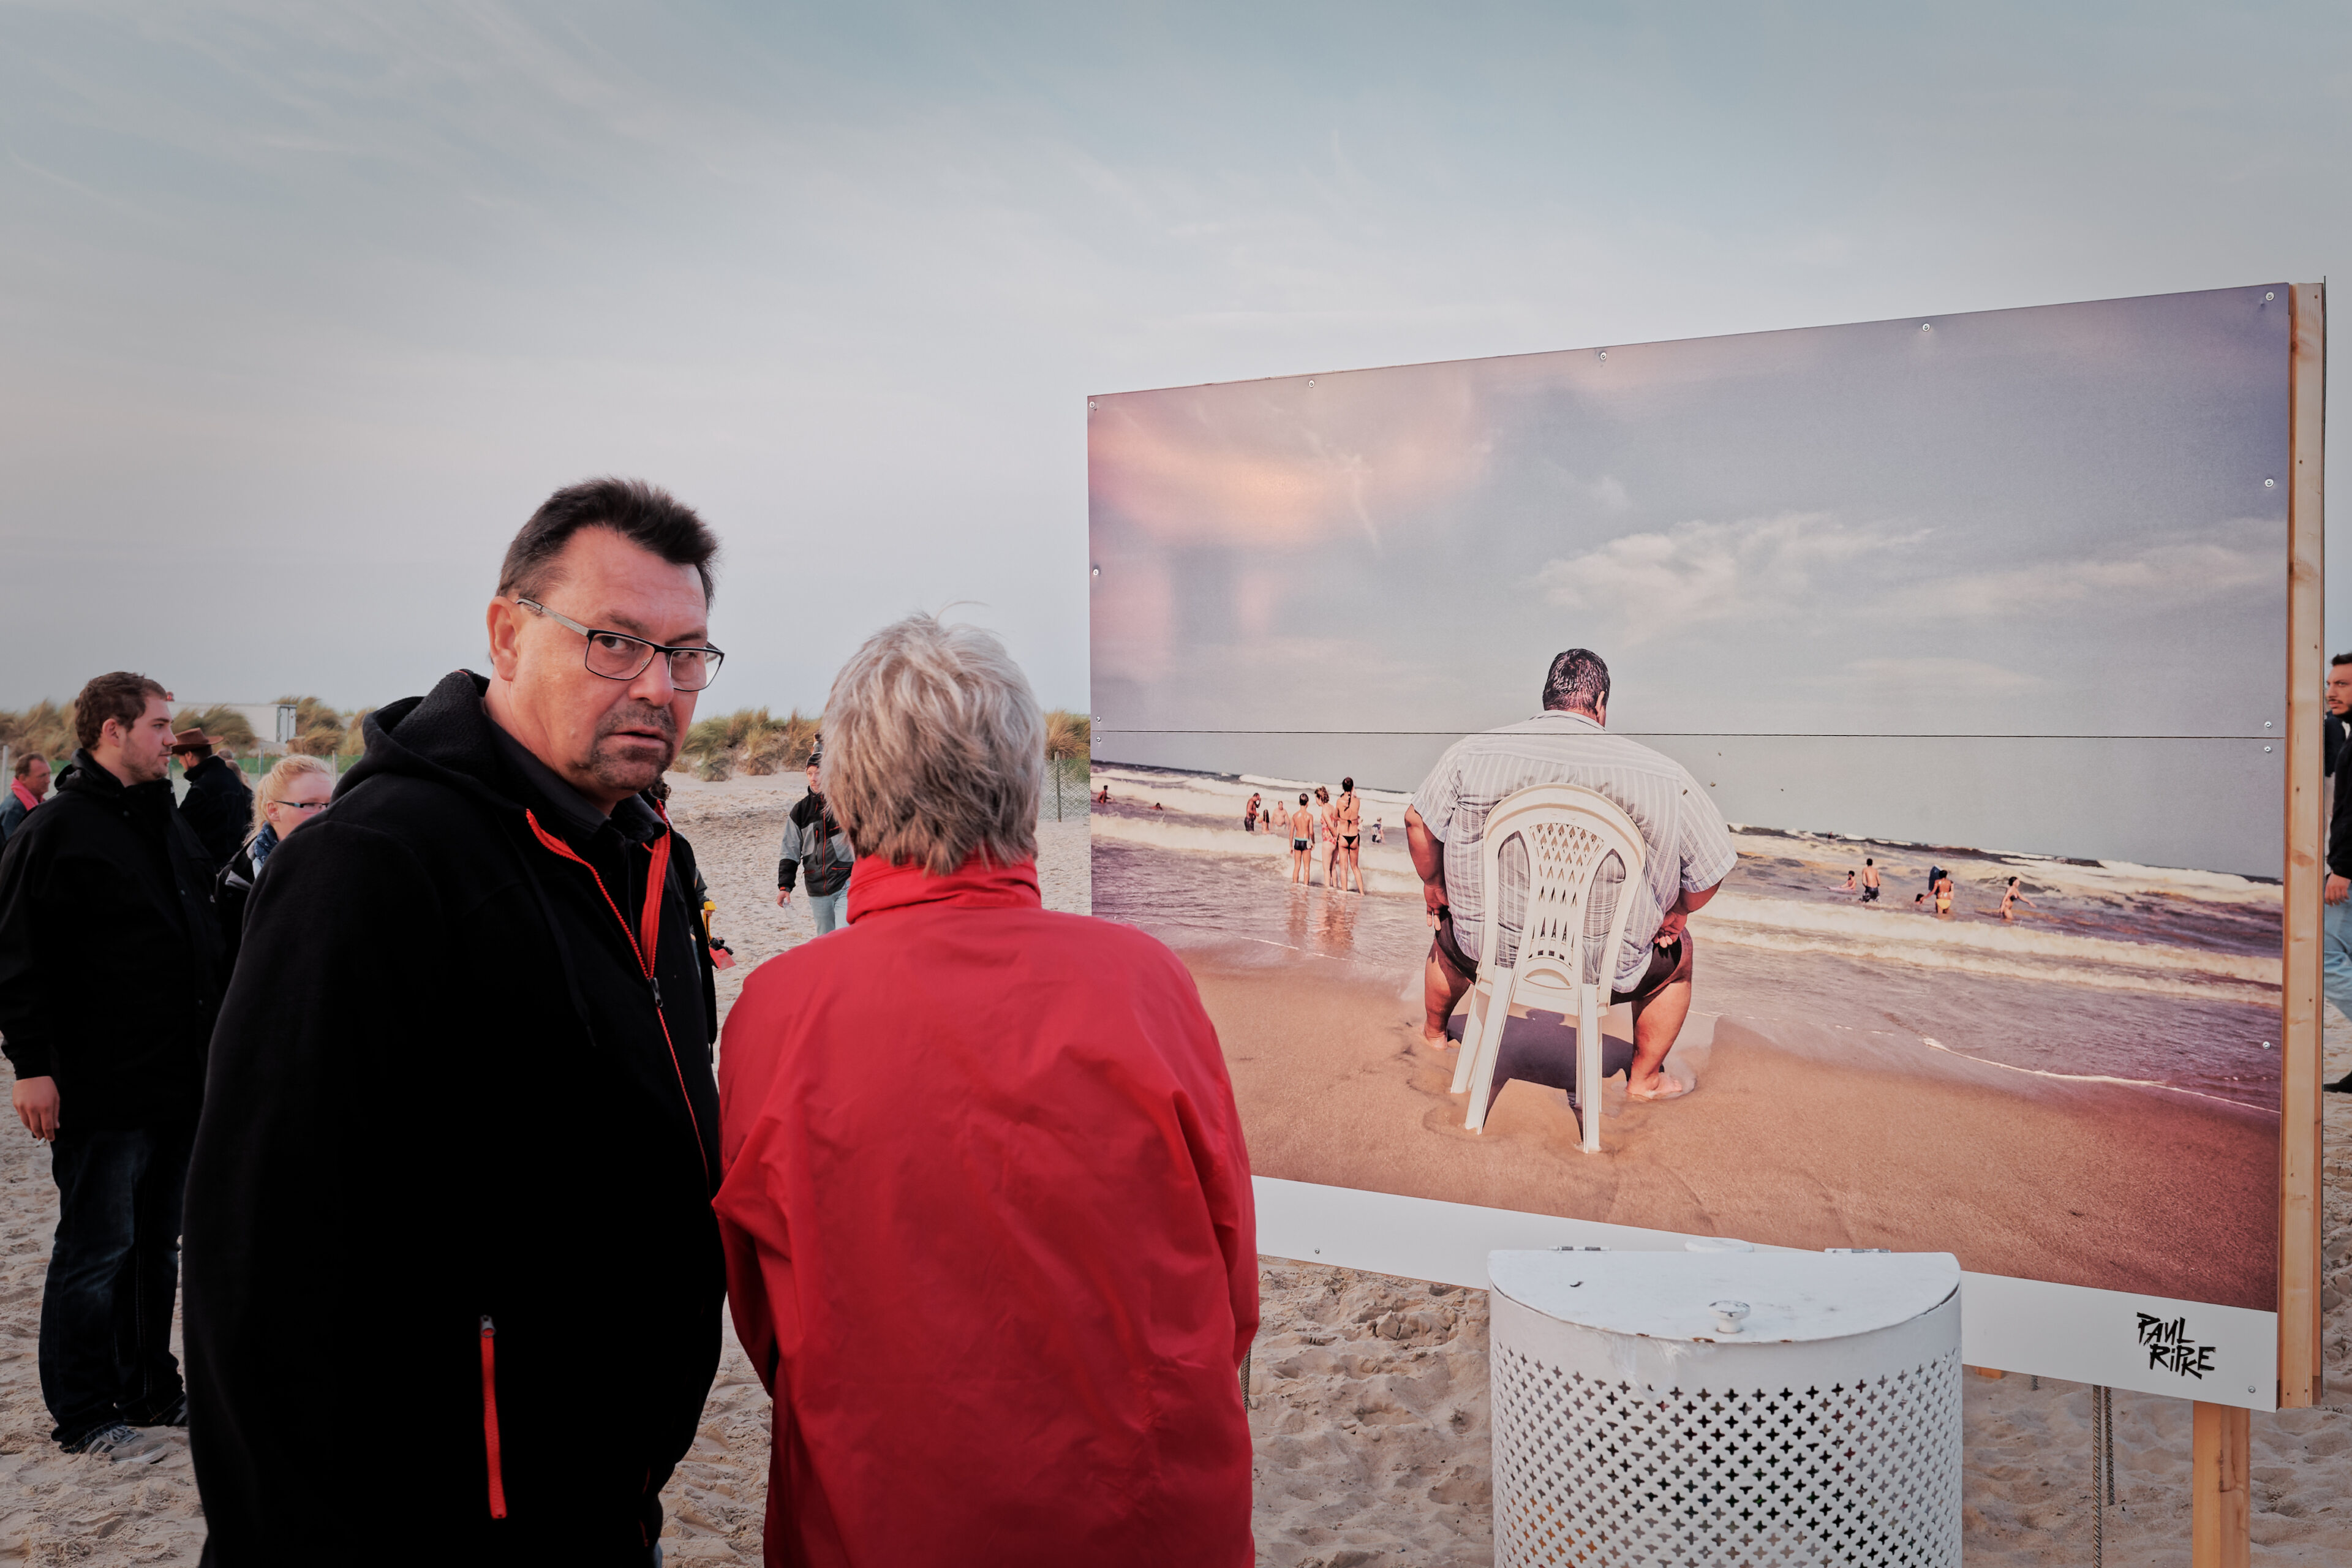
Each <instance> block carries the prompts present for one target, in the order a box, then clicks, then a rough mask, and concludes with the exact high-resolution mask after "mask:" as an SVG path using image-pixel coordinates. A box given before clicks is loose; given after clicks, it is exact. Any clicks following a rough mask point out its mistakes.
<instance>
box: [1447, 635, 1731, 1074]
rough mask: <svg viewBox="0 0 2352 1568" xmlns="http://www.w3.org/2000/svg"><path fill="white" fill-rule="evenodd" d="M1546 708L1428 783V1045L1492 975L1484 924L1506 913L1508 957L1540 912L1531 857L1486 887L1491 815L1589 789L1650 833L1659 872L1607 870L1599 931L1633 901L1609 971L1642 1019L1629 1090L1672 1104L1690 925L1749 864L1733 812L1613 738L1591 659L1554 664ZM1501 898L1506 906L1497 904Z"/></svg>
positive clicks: (1464, 745)
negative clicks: (1481, 975) (1537, 791)
mask: <svg viewBox="0 0 2352 1568" xmlns="http://www.w3.org/2000/svg"><path fill="white" fill-rule="evenodd" d="M1543 707H1544V710H1543V711H1542V712H1541V713H1539V714H1538V715H1537V716H1536V717H1535V718H1532V719H1528V720H1526V721H1522V722H1519V723H1517V724H1507V725H1505V726H1504V727H1503V728H1501V729H1499V730H1489V731H1486V732H1485V733H1484V734H1478V735H1471V736H1467V737H1465V739H1463V740H1460V741H1457V742H1454V745H1453V746H1452V747H1451V748H1449V749H1448V750H1447V752H1445V754H1444V756H1442V757H1440V758H1439V759H1438V760H1437V765H1436V766H1435V767H1433V768H1432V769H1431V770H1430V772H1429V776H1428V777H1427V778H1426V779H1424V780H1423V781H1422V785H1421V789H1420V790H1419V792H1418V793H1417V794H1415V795H1414V796H1413V802H1412V805H1411V806H1410V807H1409V808H1407V810H1406V812H1405V816H1404V827H1405V838H1406V842H1407V843H1408V844H1409V845H1410V846H1411V848H1412V864H1413V869H1414V870H1415V871H1417V872H1418V873H1420V876H1421V880H1422V890H1423V899H1424V900H1425V902H1426V903H1427V905H1428V909H1429V923H1430V926H1431V929H1432V930H1433V931H1434V932H1435V933H1436V934H1435V936H1434V937H1433V940H1432V941H1431V942H1430V945H1429V960H1428V963H1427V966H1426V968H1425V970H1424V975H1423V1007H1424V1008H1425V1009H1426V1012H1427V1016H1426V1018H1425V1019H1424V1020H1423V1026H1422V1038H1423V1040H1424V1041H1426V1042H1427V1043H1428V1044H1430V1045H1433V1046H1441V1047H1442V1046H1444V1044H1445V1043H1446V1036H1445V1025H1446V1020H1447V1019H1448V1018H1449V1017H1451V1016H1453V1013H1454V1005H1455V1004H1457V1003H1459V1002H1460V1001H1461V1000H1462V997H1463V994H1464V993H1465V992H1467V991H1468V990H1469V989H1470V987H1471V985H1472V984H1475V981H1476V980H1477V977H1478V947H1479V940H1480V937H1481V935H1482V927H1483V925H1484V923H1485V921H1486V919H1487V918H1488V916H1489V913H1490V912H1491V911H1492V910H1495V909H1496V907H1497V906H1498V905H1499V907H1500V909H1501V910H1504V911H1506V912H1507V914H1508V915H1509V916H1510V917H1511V918H1510V919H1506V920H1505V921H1504V922H1503V941H1502V942H1501V944H1500V946H1499V949H1498V951H1500V952H1505V953H1508V952H1513V951H1514V950H1515V949H1516V947H1517V939H1518V931H1517V926H1516V925H1515V924H1514V921H1515V920H1516V919H1517V915H1518V911H1520V910H1523V909H1524V908H1525V906H1526V901H1527V891H1528V861H1527V853H1526V850H1525V849H1524V848H1523V847H1521V846H1520V845H1518V844H1516V843H1513V844H1508V845H1506V846H1505V847H1504V850H1503V856H1502V862H1501V878H1502V882H1503V886H1502V887H1501V889H1487V888H1486V887H1484V886H1482V872H1481V869H1480V849H1481V847H1482V846H1483V844H1484V843H1485V841H1486V818H1487V816H1488V815H1489V814H1490V813H1491V812H1493V811H1494V809H1495V807H1496V805H1497V804H1499V803H1500V802H1501V801H1502V800H1503V799H1504V798H1505V797H1506V796H1507V795H1512V794H1515V793H1516V792H1517V791H1519V790H1522V789H1526V788H1527V787H1528V786H1529V785H1531V784H1581V785H1582V786H1584V787H1585V788H1587V789H1590V790H1592V791H1594V792H1595V793H1597V794H1599V795H1602V796H1605V797H1606V798H1607V799H1609V800H1611V801H1612V802H1614V803H1615V804H1616V805H1618V806H1620V807H1622V809H1623V810H1624V812H1625V814H1626V816H1630V817H1632V818H1633V825H1634V826H1635V827H1636V828H1638V829H1639V830H1640V831H1641V835H1642V842H1643V846H1644V849H1645V857H1646V860H1647V865H1646V866H1645V867H1644V869H1643V876H1642V877H1641V879H1639V880H1637V881H1635V882H1633V885H1632V889H1631V891H1630V894H1628V893H1626V890H1625V885H1624V883H1623V882H1622V881H1621V880H1618V879H1617V867H1616V862H1615V861H1614V860H1613V859H1612V861H1611V862H1610V863H1609V864H1608V865H1607V866H1606V867H1604V868H1602V870H1601V881H1600V882H1599V884H1598V885H1597V886H1596V888H1595V889H1594V896H1593V899H1592V902H1591V907H1590V908H1589V909H1588V910H1587V913H1586V925H1585V930H1586V931H1587V933H1588V934H1589V935H1591V936H1594V937H1601V936H1605V934H1606V932H1607V931H1608V929H1609V923H1610V921H1611V919H1612V916H1613V914H1614V912H1615V910H1616V900H1617V898H1618V897H1620V896H1630V897H1631V898H1632V899H1633V900H1634V902H1633V910H1632V911H1631V912H1630V913H1629V915H1628V916H1627V918H1626V921H1625V937H1624V943H1623V946H1622V948H1621V949H1620V950H1619V951H1618V952H1616V953H1615V954H1612V955H1610V957H1609V962H1610V963H1612V966H1613V967H1612V969H1611V971H1610V973H1612V977H1613V979H1612V987H1611V989H1612V996H1611V998H1610V999H1611V1001H1612V1002H1629V1003H1631V1004H1633V1067H1632V1068H1631V1069H1630V1070H1629V1071H1628V1072H1627V1074H1626V1092H1627V1093H1628V1094H1629V1095H1631V1096H1632V1097H1633V1099H1635V1100H1672V1099H1675V1098H1676V1097H1677V1096H1679V1095H1681V1094H1683V1093H1685V1092H1686V1089H1687V1086H1686V1085H1683V1084H1680V1083H1677V1082H1676V1081H1675V1079H1673V1078H1671V1077H1669V1076H1668V1075H1666V1074H1664V1073H1662V1072H1661V1071H1660V1070H1659V1067H1660V1064H1662V1063H1663V1062H1664V1060H1665V1059H1666V1053H1667V1052H1668V1051H1669V1050H1671V1049H1673V1048H1674V1043H1675V1036H1677V1035H1678V1034H1680V1033H1681V1032H1682V1026H1683V1020H1684V1019H1685V1017H1687V1016H1689V1014H1690V998H1691V973H1692V971H1693V968H1694V965H1695V963H1696V942H1695V940H1694V939H1693V937H1692V935H1691V932H1690V929H1689V925H1688V921H1689V919H1690V917H1691V916H1692V915H1693V914H1696V912H1697V911H1698V910H1700V909H1701V908H1703V907H1705V905H1706V901H1707V900H1709V899H1711V898H1713V897H1714V896H1715V890H1716V889H1717V888H1718V887H1720V886H1721V885H1722V883H1723V879H1724V878H1725V877H1727V876H1728V875H1730V873H1731V868H1732V867H1733V866H1734V865H1736V864H1737V863H1738V851H1736V850H1735V849H1734V848H1733V847H1732V844H1731V835H1730V834H1729V833H1728V832H1727V831H1726V830H1725V828H1724V826H1723V816H1722V814H1721V813H1719V812H1717V810H1716V808H1715V802H1714V801H1713V800H1711V799H1709V798H1708V797H1707V794H1706V791H1705V790H1704V789H1702V788H1700V787H1699V784H1698V782H1697V781H1696V780H1695V779H1693V778H1692V777H1691V775H1690V773H1689V771H1688V770H1687V769H1685V767H1684V766H1683V765H1682V764H1681V763H1677V762H1675V761H1674V760H1673V759H1672V758H1670V757H1666V756H1664V755H1661V754H1660V753H1659V752H1654V751H1652V750H1651V749H1650V748H1649V747H1647V746H1644V745H1643V744H1641V743H1640V742H1635V741H1629V740H1626V739H1624V738H1623V737H1622V736H1617V735H1612V734H1610V733H1609V732H1608V725H1609V667H1608V665H1607V664H1605V663H1603V662H1602V661H1601V656H1600V655H1599V654H1597V653H1594V652H1592V651H1591V649H1589V648H1580V647H1572V648H1570V649H1569V650H1568V651H1567V652H1566V653H1563V654H1561V655H1559V657H1558V658H1554V659H1553V660H1552V661H1551V669H1550V671H1549V674H1547V675H1546V677H1545V678H1544V686H1543ZM1497 893H1498V894H1499V897H1497V896H1495V895H1496V894H1497Z"/></svg>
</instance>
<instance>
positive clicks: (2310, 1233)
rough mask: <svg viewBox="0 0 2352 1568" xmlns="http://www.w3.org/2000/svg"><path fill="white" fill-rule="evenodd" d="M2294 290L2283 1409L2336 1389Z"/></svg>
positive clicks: (2317, 769) (2320, 858) (2305, 483)
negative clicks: (2325, 1283)
mask: <svg viewBox="0 0 2352 1568" xmlns="http://www.w3.org/2000/svg"><path fill="white" fill-rule="evenodd" d="M2288 299H2289V300H2290V301H2291V303H2292V307H2293V308H2292V310H2291V312H2290V319H2291V321H2292V322H2293V326H2294V331H2293V337H2294V351H2293V353H2292V354H2291V356H2290V371H2289V374H2290V378H2291V380H2290V397H2289V400H2288V424H2289V427H2290V432H2291V434H2290V439H2289V447H2288V456H2289V460H2290V462H2291V463H2292V464H2293V465H2294V467H2293V471H2292V473H2291V474H2290V475H2289V478H2288V484H2289V489H2288V492H2287V535H2288V539H2287V552H2288V567H2287V606H2286V626H2287V647H2286V714H2285V718H2286V867H2285V870H2286V879H2285V880H2286V886H2285V888H2284V889H2283V892H2284V902H2285V911H2284V912H2285V917H2286V951H2285V953H2284V970H2283V973H2282V975H2281V980H2282V982H2283V984H2282V986H2281V990H2280V996H2279V1004H2280V1010H2281V1016H2280V1019H2279V1026H2280V1029H2279V1171H2278V1182H2279V1207H2278V1225H2279V1238H2278V1247H2279V1285H2278V1289H2279V1308H2278V1403H2279V1405H2280V1406H2281V1407H2282V1408H2294V1407H2298V1406H2304V1405H2316V1404H2318V1403H2319V1401H2320V1400H2321V1399H2322V1398H2323V1397H2325V1395H2326V1384H2325V1381H2324V1368H2323V1366H2322V1363H2321V1361H2320V1350H2319V1345H2320V1311H2319V1308H2320V1247H2319V1222H2320V1202H2319V1179H2320V1178H2319V1157H2320V1126H2321V1120H2322V1111H2321V1100H2322V1099H2323V1096H2322V1093H2321V1090H2320V1082H2321V1079H2322V1076H2323V1075H2322V1073H2321V1070H2320V1025H2321V1020H2322V1017H2323V1004H2322V1002H2321V1000H2320V910H2321V903H2320V892H2321V883H2322V882H2323V880H2324V879H2325V878H2326V863H2325V860H2324V856H2325V854H2326V847H2325V846H2324V845H2322V844H2321V842H2320V828H2319V825H2320V816H2321V804H2320V799H2319V789H2320V776H2321V772H2322V769H2323V767H2324V765H2325V764H2324V763H2323V760H2322V757H2321V747H2322V745H2323V744H2324V742H2323V741H2322V739H2321V733H2320V726H2321V723H2322V718H2321V713H2320V688H2321V687H2322V685H2323V684H2324V683H2325V682H2326V679H2327V664H2326V647H2324V646H2323V645H2322V643H2321V640H2320V639H2321V630H2320V609H2321V596H2322V595H2321V588H2322V564H2323V563H2322V558H2321V543H2322V533H2321V528H2320V458H2321V447H2322V444H2323V442H2324V440H2325V437H2326V409H2325V404H2324V399H2325V395H2326V375H2325V372H2326V351H2327V315H2326V311H2327V300H2326V288H2325V286H2324V285H2321V284H2317V283H2300V284H2296V285H2295V286H2294V288H2293V289H2291V290H2289V293H2288ZM2202 1408H2203V1407H2202V1406H2200V1409H2202ZM2200 1495H2201V1494H2200ZM2200 1561H2201V1559H2200Z"/></svg>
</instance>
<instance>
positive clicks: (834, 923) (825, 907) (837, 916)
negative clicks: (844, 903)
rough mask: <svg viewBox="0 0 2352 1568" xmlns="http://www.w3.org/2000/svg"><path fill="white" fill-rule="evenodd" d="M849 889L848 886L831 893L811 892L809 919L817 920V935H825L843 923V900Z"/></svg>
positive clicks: (809, 897)
mask: <svg viewBox="0 0 2352 1568" xmlns="http://www.w3.org/2000/svg"><path fill="white" fill-rule="evenodd" d="M848 891H849V889H847V888H842V889H836V890H835V891H833V892H830V893H811V894H810V895H809V896H808V901H809V919H811V920H813V921H816V934H817V935H819V936H823V935H824V933H825V932H827V931H832V930H835V928H837V927H838V926H839V925H840V924H841V900H842V898H843V897H844V895H845V894H846V893H847V892H848Z"/></svg>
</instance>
